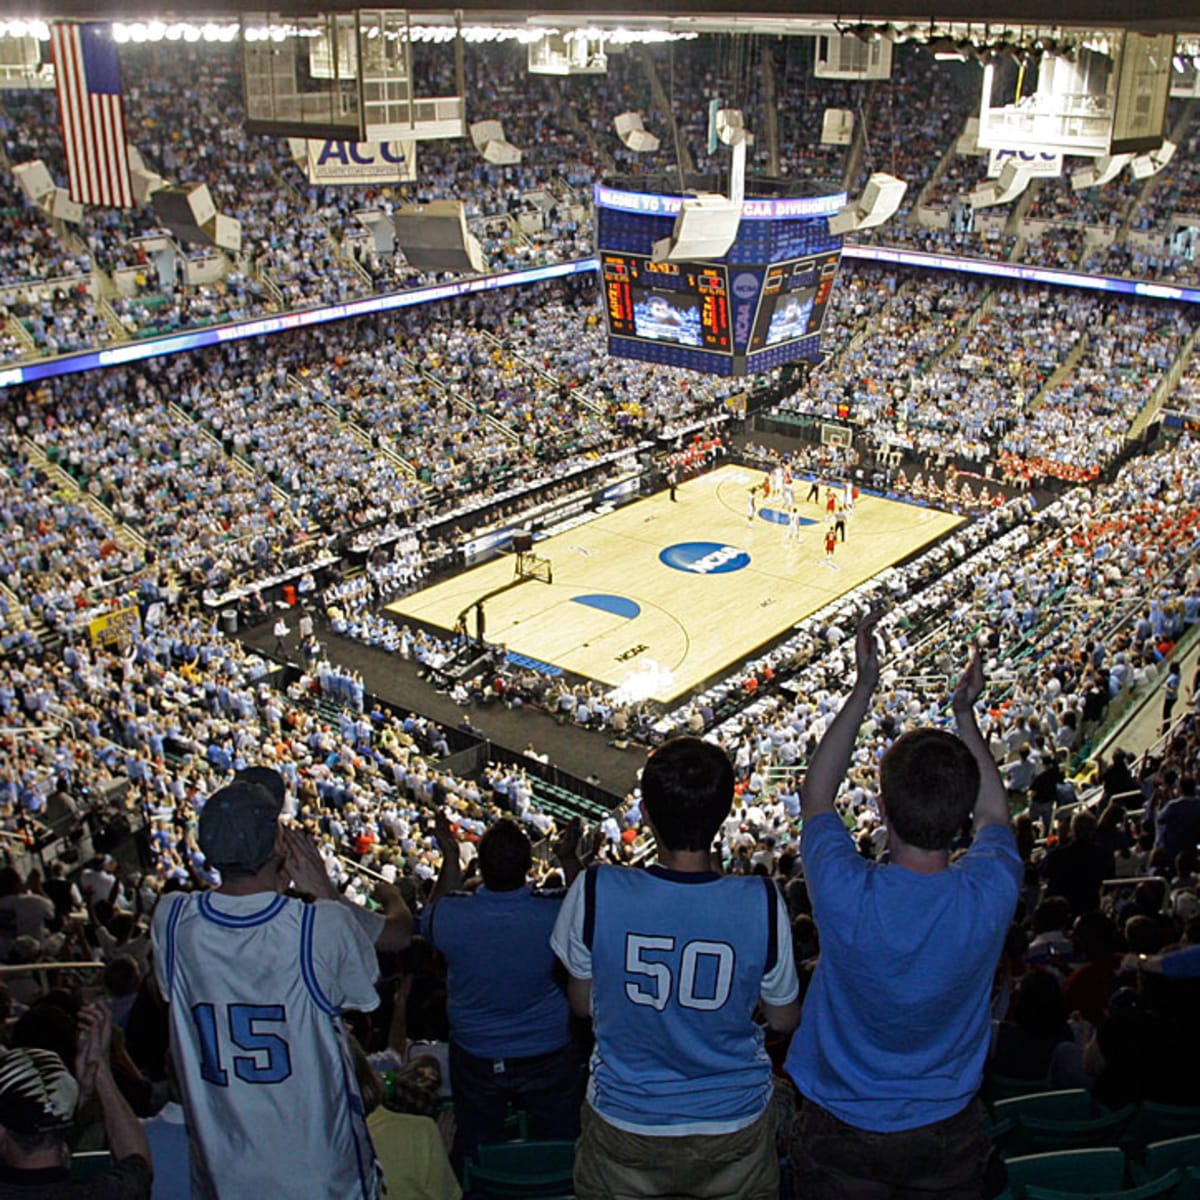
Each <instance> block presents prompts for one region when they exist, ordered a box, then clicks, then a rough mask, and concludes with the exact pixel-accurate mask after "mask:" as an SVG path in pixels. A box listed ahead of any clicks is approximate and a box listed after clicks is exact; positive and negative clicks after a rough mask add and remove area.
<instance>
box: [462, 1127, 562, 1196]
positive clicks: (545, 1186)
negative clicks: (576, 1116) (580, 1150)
mask: <svg viewBox="0 0 1200 1200" xmlns="http://www.w3.org/2000/svg"><path fill="white" fill-rule="evenodd" d="M574 1172H575V1143H574V1142H572V1141H560V1142H503V1143H497V1144H494V1145H490V1146H480V1147H479V1149H478V1151H476V1157H475V1160H473V1161H470V1160H469V1161H468V1162H467V1163H466V1164H465V1165H464V1167H463V1193H464V1194H465V1195H467V1196H471V1195H477V1196H484V1197H487V1198H488V1200H524V1198H530V1200H532V1198H534V1197H543V1198H548V1197H554V1196H562V1195H563V1194H564V1193H565V1192H568V1191H569V1190H570V1189H571V1188H572V1186H573V1185H574Z"/></svg>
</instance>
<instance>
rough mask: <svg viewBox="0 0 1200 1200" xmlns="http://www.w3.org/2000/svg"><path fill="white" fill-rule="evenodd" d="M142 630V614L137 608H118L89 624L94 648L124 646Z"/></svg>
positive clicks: (89, 632)
mask: <svg viewBox="0 0 1200 1200" xmlns="http://www.w3.org/2000/svg"><path fill="white" fill-rule="evenodd" d="M141 628H142V618H141V614H140V613H139V612H138V610H137V609H136V608H118V609H117V610H116V612H110V613H105V614H104V616H102V617H97V618H96V619H95V620H94V621H89V622H88V635H89V636H90V637H91V639H92V645H93V646H124V645H125V644H126V643H127V642H128V641H129V639H130V638H131V637H132V636H133V635H134V634H135V633H140V632H141Z"/></svg>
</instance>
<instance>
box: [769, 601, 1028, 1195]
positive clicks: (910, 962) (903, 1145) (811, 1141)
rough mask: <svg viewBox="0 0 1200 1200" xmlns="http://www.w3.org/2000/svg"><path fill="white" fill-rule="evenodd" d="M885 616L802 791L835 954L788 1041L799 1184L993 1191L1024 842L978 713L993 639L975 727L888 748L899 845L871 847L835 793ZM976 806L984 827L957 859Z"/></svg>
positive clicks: (962, 723) (883, 807) (816, 883)
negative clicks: (988, 1122)
mask: <svg viewBox="0 0 1200 1200" xmlns="http://www.w3.org/2000/svg"><path fill="white" fill-rule="evenodd" d="M882 616H883V610H882V609H876V610H874V611H872V612H871V613H870V614H868V616H867V617H866V618H865V620H864V621H863V623H862V625H861V626H860V627H859V630H858V636H857V644H856V660H857V665H858V678H857V679H856V680H855V683H854V687H853V689H852V690H851V692H850V695H849V697H848V698H847V700H846V703H845V704H844V705H843V706H842V710H841V712H840V713H839V714H838V715H837V717H836V718H835V719H834V721H833V723H832V724H831V725H830V727H829V729H828V730H827V732H826V734H825V736H824V738H823V739H822V740H821V744H820V746H819V747H818V748H817V751H816V753H815V754H814V755H813V758H812V761H811V762H810V763H809V767H808V774H807V776H806V778H805V781H804V786H803V789H802V797H803V799H802V806H803V815H804V827H803V831H802V834H801V841H800V853H801V857H802V860H803V865H804V877H805V880H806V882H807V885H808V893H809V897H810V898H811V900H812V906H813V916H814V918H815V919H816V922H817V928H818V931H819V933H820V937H821V955H820V958H819V960H818V963H817V968H816V971H815V972H814V974H813V978H812V982H811V983H810V985H809V988H808V992H807V994H806V996H805V999H804V1017H803V1020H802V1021H801V1022H800V1028H799V1031H798V1032H797V1034H796V1036H795V1038H794V1039H793V1041H792V1045H791V1047H790V1049H789V1051H788V1057H787V1071H788V1074H789V1075H790V1076H791V1077H792V1079H793V1080H794V1081H795V1083H796V1086H797V1087H798V1088H799V1089H800V1093H801V1101H800V1107H799V1111H798V1114H797V1118H796V1123H795V1125H794V1126H793V1130H792V1143H791V1162H792V1167H793V1170H794V1172H795V1184H796V1194H797V1195H799V1196H804V1197H806V1200H808V1198H814V1200H889V1198H891V1197H901V1196H915V1195H920V1196H923V1197H931V1198H932V1197H941V1198H953V1200H968V1198H971V1200H978V1198H980V1197H982V1196H983V1195H984V1176H985V1168H986V1165H987V1162H988V1157H989V1153H990V1149H991V1144H990V1141H989V1139H988V1136H987V1133H986V1132H985V1129H984V1124H983V1108H982V1105H981V1104H980V1102H979V1101H978V1099H977V1098H976V1093H977V1092H978V1091H979V1084H980V1081H981V1078H982V1075H983V1064H984V1058H985V1056H986V1054H987V1049H988V1040H989V1033H990V1028H991V1023H990V1015H991V1014H990V1010H989V1000H990V996H991V985H992V977H993V974H994V972H995V968H996V963H997V960H998V959H999V956H1000V951H1001V948H1002V946H1003V943H1004V938H1005V935H1006V933H1007V932H1008V928H1009V923H1010V922H1011V920H1012V916H1013V911H1014V909H1015V908H1016V903H1017V894H1018V890H1019V888H1020V885H1021V879H1022V865H1021V858H1020V855H1019V854H1018V853H1017V848H1016V841H1015V839H1014V837H1013V834H1012V829H1011V828H1010V825H1009V810H1008V798H1007V796H1006V794H1005V790H1004V783H1003V781H1002V780H1001V778H1000V772H999V771H998V770H997V769H996V764H995V763H994V762H993V760H992V758H991V755H990V754H989V753H988V749H987V745H986V743H985V742H984V740H983V737H982V736H981V735H980V732H979V727H978V725H977V724H976V722H975V713H974V704H975V701H976V700H978V699H979V696H980V694H981V693H982V692H983V668H982V666H981V664H980V659H979V652H978V650H976V651H975V652H974V653H973V654H972V656H971V660H970V665H969V666H968V668H967V670H966V672H965V673H964V675H963V677H962V679H961V680H960V681H959V684H958V687H957V688H956V690H955V692H954V697H953V701H952V709H953V713H954V717H955V724H956V726H957V729H958V736H957V737H955V736H954V735H953V734H951V733H949V732H947V731H944V730H940V729H917V730H913V731H911V732H909V733H906V734H905V735H904V736H903V737H901V738H899V739H898V740H897V741H896V742H895V743H894V744H893V745H892V746H891V748H890V749H889V750H888V751H887V753H886V754H885V755H884V758H883V760H882V762H881V764H880V771H879V774H880V796H879V808H880V812H881V814H882V815H883V818H884V821H885V823H886V825H887V831H888V847H889V851H890V861H889V862H887V863H879V862H873V861H871V860H868V859H865V858H862V857H860V855H859V854H858V853H857V852H856V850H855V848H854V843H853V841H852V840H851V838H850V835H849V834H848V833H847V832H846V827H845V825H844V824H843V823H842V820H841V818H840V817H839V816H838V813H837V810H836V808H835V806H834V798H835V796H836V794H837V791H838V787H839V786H840V784H841V782H842V779H843V777H844V776H845V774H846V770H847V768H848V766H849V763H850V756H851V753H852V751H853V748H854V742H855V738H856V735H857V733H858V729H859V726H860V725H861V723H862V721H863V720H864V718H865V717H866V715H867V712H868V709H869V708H870V704H871V696H872V693H873V692H874V689H875V685H876V683H877V681H878V678H879V659H878V651H877V649H876V645H875V636H874V629H875V626H876V625H877V624H878V622H879V621H880V619H881V618H882ZM972 816H973V817H974V827H975V836H974V841H973V842H972V844H971V847H970V849H969V850H968V851H967V852H966V854H964V855H963V856H962V857H961V858H959V859H957V860H956V861H954V862H953V863H952V862H951V861H950V846H951V844H952V843H953V842H954V841H955V840H956V838H957V837H958V835H959V833H960V832H961V831H962V829H963V828H964V826H966V824H967V823H968V821H970V820H971V818H972Z"/></svg>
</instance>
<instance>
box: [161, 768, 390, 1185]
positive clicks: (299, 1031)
mask: <svg viewBox="0 0 1200 1200" xmlns="http://www.w3.org/2000/svg"><path fill="white" fill-rule="evenodd" d="M252 774H253V776H256V777H261V776H265V775H267V774H268V773H267V772H260V771H254V772H253V773H252ZM276 780H277V781H278V782H277V784H275V783H273V782H272V781H265V780H263V781H255V782H251V781H250V780H248V779H239V780H238V781H236V782H235V783H233V784H231V785H230V786H228V787H225V788H222V789H221V790H220V791H218V792H215V793H214V794H213V795H212V796H211V797H210V798H209V799H208V801H207V802H206V804H205V806H204V809H203V810H202V812H201V816H200V832H199V840H200V848H201V849H202V850H203V851H204V854H205V856H206V858H207V859H208V860H209V862H210V863H211V864H212V865H214V866H217V867H218V868H219V869H220V870H221V875H222V881H223V882H222V885H221V887H220V888H219V889H218V890H217V891H214V892H204V893H200V894H195V893H173V894H169V895H166V896H164V897H163V898H162V901H161V902H160V903H159V905H158V907H157V909H156V910H155V913H154V922H153V941H154V950H155V973H156V977H157V980H158V985H159V988H160V989H161V991H162V994H163V996H164V997H165V998H166V1000H167V1001H168V1002H169V1003H170V1006H171V1014H170V1025H171V1052H172V1055H173V1058H174V1061H175V1069H176V1072H177V1075H178V1078H179V1081H180V1085H181V1087H182V1091H183V1102H184V1107H185V1109H186V1112H187V1125H188V1133H189V1136H190V1138H191V1150H192V1155H191V1160H192V1194H193V1196H196V1197H203V1198H205V1200H211V1198H217V1197H219V1198H221V1200H224V1198H226V1197H229V1198H231V1200H233V1198H237V1200H241V1198H243V1197H249V1198H252V1200H257V1198H262V1200H265V1198H266V1197H268V1196H304V1197H306V1198H312V1200H318V1198H322V1200H323V1198H326V1197H327V1198H328V1200H335V1198H336V1200H349V1198H351V1197H353V1198H354V1200H360V1198H361V1200H375V1197H376V1196H377V1195H378V1180H377V1171H376V1163H375V1154H374V1150H373V1148H372V1146H371V1141H370V1138H369V1136H368V1135H367V1131H366V1122H365V1118H364V1115H363V1107H362V1102H361V1099H360V1097H359V1092H358V1087H357V1085H356V1084H355V1081H354V1072H353V1069H352V1067H351V1065H350V1060H349V1055H348V1051H347V1048H346V1045H345V1040H344V1033H343V1030H342V1024H341V1021H340V1019H339V1016H338V1014H339V1013H340V1011H341V1010H342V1009H343V1008H352V1009H358V1010H361V1011H367V1010H370V1009H373V1008H375V1007H376V1005H377V1004H378V1003H379V998H378V995H377V993H376V991H375V979H376V976H377V973H378V967H377V964H376V959H375V949H376V946H378V947H379V948H380V949H382V950H389V951H394V950H401V949H403V948H404V947H405V946H407V945H408V942H409V940H410V938H411V930H412V915H411V913H409V912H408V909H407V907H405V905H404V901H403V899H402V898H401V897H400V894H399V892H398V891H396V889H394V888H381V889H380V894H379V895H378V896H377V898H378V899H379V900H380V901H381V902H382V903H383V906H384V913H385V915H384V916H380V915H379V914H376V913H370V912H367V911H366V910H365V909H361V908H357V907H356V906H354V905H349V904H343V903H340V902H335V898H336V897H337V894H338V893H337V891H336V889H335V888H334V887H333V884H332V882H331V881H330V880H329V877H328V876H327V875H326V873H325V869H324V865H323V864H322V862H321V859H320V856H319V855H318V854H317V852H316V850H315V848H314V847H313V846H312V845H311V843H310V842H309V841H308V840H307V838H306V837H305V836H304V835H303V834H301V833H300V832H299V831H297V830H293V829H287V828H284V827H282V826H280V825H279V823H278V816H279V811H280V801H281V798H282V795H283V781H282V779H280V778H279V777H278V776H276ZM263 782H267V783H268V786H267V787H264V786H263V785H262V783H263ZM289 880H291V881H294V882H295V885H296V887H297V888H298V889H299V890H302V891H304V892H307V893H309V894H312V895H315V896H317V897H318V899H317V900H316V902H315V903H312V904H306V903H304V902H303V901H301V900H299V899H296V898H294V897H288V896H284V895H280V894H279V891H280V888H281V887H286V886H287V883H288V881H289ZM392 893H394V895H393V894H392Z"/></svg>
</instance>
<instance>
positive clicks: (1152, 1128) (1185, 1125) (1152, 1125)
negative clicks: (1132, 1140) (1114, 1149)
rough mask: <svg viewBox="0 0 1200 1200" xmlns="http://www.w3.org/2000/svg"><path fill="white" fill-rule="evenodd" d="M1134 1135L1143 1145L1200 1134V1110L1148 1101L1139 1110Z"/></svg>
mask: <svg viewBox="0 0 1200 1200" xmlns="http://www.w3.org/2000/svg"><path fill="white" fill-rule="evenodd" d="M1134 1133H1135V1134H1136V1135H1137V1136H1138V1137H1139V1138H1140V1139H1141V1140H1142V1142H1143V1143H1145V1142H1161V1141H1163V1140H1164V1139H1166V1138H1175V1137H1183V1136H1184V1135H1185V1134H1189V1133H1200V1108H1193V1107H1191V1106H1190V1105H1188V1106H1183V1105H1178V1104H1155V1103H1153V1101H1149V1100H1148V1101H1146V1102H1145V1103H1144V1104H1143V1105H1142V1107H1141V1108H1140V1109H1139V1110H1138V1115H1137V1121H1136V1122H1135V1124H1134Z"/></svg>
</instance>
